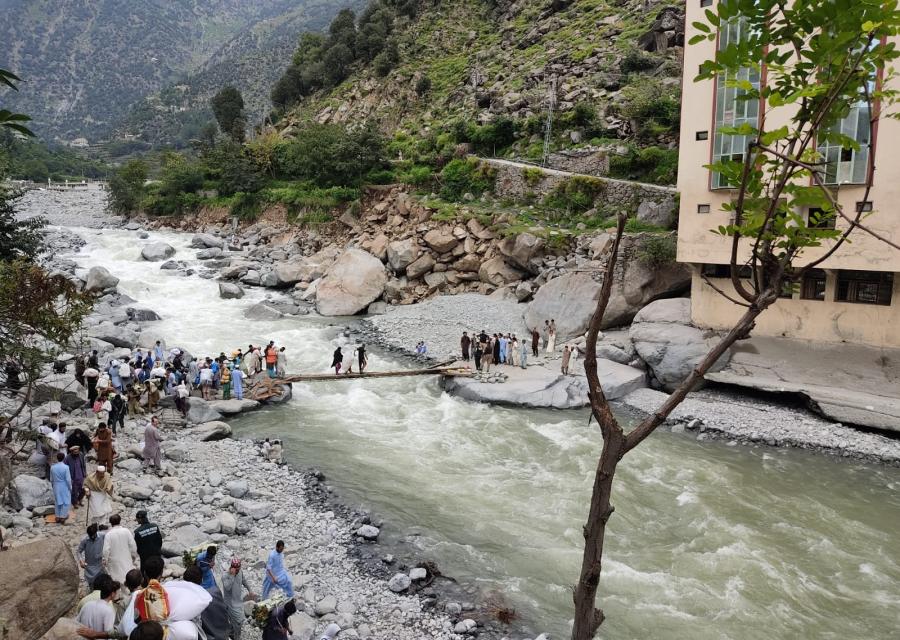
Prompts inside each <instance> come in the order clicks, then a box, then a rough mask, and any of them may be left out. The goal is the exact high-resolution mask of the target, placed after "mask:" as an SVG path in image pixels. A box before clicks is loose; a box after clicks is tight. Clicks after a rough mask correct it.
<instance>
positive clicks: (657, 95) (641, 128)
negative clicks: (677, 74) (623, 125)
mask: <svg viewBox="0 0 900 640" xmlns="http://www.w3.org/2000/svg"><path fill="white" fill-rule="evenodd" d="M622 96H623V97H624V99H625V101H624V103H623V104H622V105H621V106H620V113H621V114H622V116H623V117H625V118H628V119H629V120H631V121H632V122H633V123H634V124H635V127H636V128H635V135H636V136H637V138H638V140H641V141H643V142H648V141H652V140H655V139H656V138H657V137H659V136H660V135H662V134H665V133H667V132H673V133H674V132H676V131H677V130H678V123H679V120H680V118H681V102H680V99H679V96H678V93H677V91H675V90H674V89H673V87H671V86H669V85H666V84H664V83H662V82H660V81H659V80H655V79H653V80H651V79H649V78H645V79H644V80H643V81H642V82H641V83H640V84H633V85H630V86H627V87H625V88H624V89H622Z"/></svg>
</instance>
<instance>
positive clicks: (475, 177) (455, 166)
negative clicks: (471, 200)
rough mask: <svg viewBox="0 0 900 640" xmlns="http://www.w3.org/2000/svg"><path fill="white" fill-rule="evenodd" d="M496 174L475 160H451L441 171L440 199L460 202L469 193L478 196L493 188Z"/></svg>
mask: <svg viewBox="0 0 900 640" xmlns="http://www.w3.org/2000/svg"><path fill="white" fill-rule="evenodd" d="M495 177H496V172H495V171H494V170H493V169H491V168H490V167H489V166H487V165H485V164H482V163H481V162H480V161H478V160H477V159H475V158H466V159H461V158H458V159H456V160H451V161H450V162H448V163H447V166H445V167H444V169H443V170H442V171H441V185H442V187H441V197H443V198H444V199H446V200H461V199H462V197H463V195H465V194H466V193H471V194H472V195H474V196H479V195H481V194H483V193H484V192H486V191H490V190H491V189H493V187H494V178H495Z"/></svg>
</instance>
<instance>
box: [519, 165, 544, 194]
mask: <svg viewBox="0 0 900 640" xmlns="http://www.w3.org/2000/svg"><path fill="white" fill-rule="evenodd" d="M522 178H523V179H524V180H525V184H527V185H528V186H529V187H531V188H532V189H534V188H535V187H536V186H538V184H540V182H541V180H542V179H543V178H544V172H543V171H541V170H540V169H538V168H535V167H525V168H524V169H522Z"/></svg>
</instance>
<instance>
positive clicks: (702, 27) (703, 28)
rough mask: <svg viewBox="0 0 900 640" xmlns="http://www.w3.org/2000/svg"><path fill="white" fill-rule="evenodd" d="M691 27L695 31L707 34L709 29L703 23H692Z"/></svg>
mask: <svg viewBox="0 0 900 640" xmlns="http://www.w3.org/2000/svg"><path fill="white" fill-rule="evenodd" d="M691 26H693V27H694V28H695V29H696V30H697V31H702V32H703V33H709V32H710V28H709V25H707V24H706V23H705V22H692V23H691Z"/></svg>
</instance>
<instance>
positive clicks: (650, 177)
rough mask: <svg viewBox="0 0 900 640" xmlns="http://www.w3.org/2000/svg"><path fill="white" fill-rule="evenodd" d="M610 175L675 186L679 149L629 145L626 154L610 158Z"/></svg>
mask: <svg viewBox="0 0 900 640" xmlns="http://www.w3.org/2000/svg"><path fill="white" fill-rule="evenodd" d="M609 173H610V176H612V177H613V178H621V179H625V180H639V181H641V182H650V183H652V184H675V180H676V179H677V177H678V149H667V148H664V147H656V146H652V147H637V146H635V145H628V146H627V151H626V152H625V154H623V155H619V154H615V155H612V156H611V157H610V159H609Z"/></svg>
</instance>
